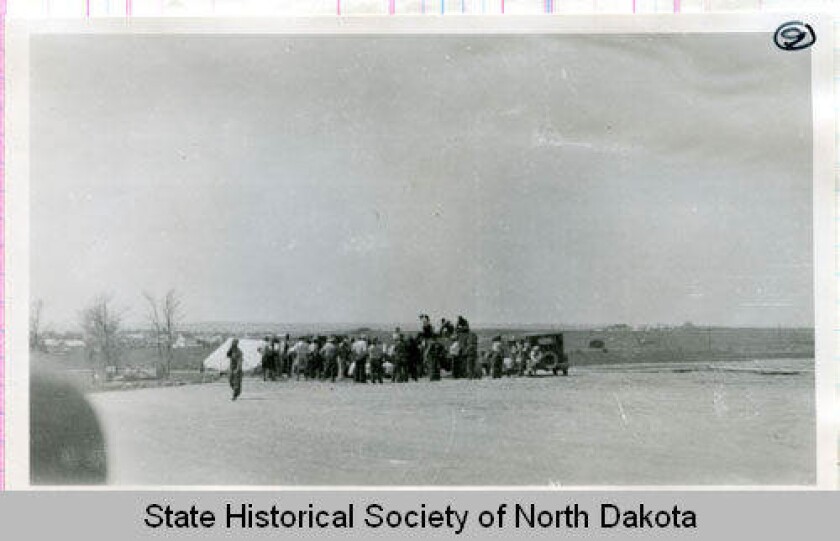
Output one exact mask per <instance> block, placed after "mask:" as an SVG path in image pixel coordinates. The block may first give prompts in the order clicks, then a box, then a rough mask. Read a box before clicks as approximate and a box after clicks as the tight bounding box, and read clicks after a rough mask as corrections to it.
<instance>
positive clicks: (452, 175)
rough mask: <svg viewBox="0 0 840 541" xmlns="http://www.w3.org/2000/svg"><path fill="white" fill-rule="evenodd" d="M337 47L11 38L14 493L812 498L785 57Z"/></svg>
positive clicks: (346, 41) (167, 35) (445, 40)
mask: <svg viewBox="0 0 840 541" xmlns="http://www.w3.org/2000/svg"><path fill="white" fill-rule="evenodd" d="M366 24H367V26H364V25H359V27H360V28H368V30H367V31H354V32H348V31H339V30H336V31H332V32H325V31H322V32H314V33H307V32H295V31H290V32H250V33H236V32H211V31H206V32H200V33H195V32H177V31H172V32H145V33H144V32H131V31H113V32H99V33H97V32H78V33H73V32H44V33H34V34H32V36H31V37H30V39H29V42H28V55H29V58H28V62H29V63H28V66H29V75H28V96H27V98H28V123H29V125H28V128H29V135H28V137H29V139H28V148H29V154H28V156H29V157H28V160H29V165H28V172H29V182H28V201H29V204H28V230H29V292H28V296H29V311H28V312H29V321H28V324H29V328H28V338H29V348H28V349H29V354H28V355H29V373H30V381H29V431H30V433H29V445H30V448H29V468H30V471H29V481H30V483H31V484H32V485H39V486H52V485H68V484H69V485H112V486H125V487H148V486H193V487H210V486H271V487H313V486H314V487H327V486H331V487H335V486H338V487H360V486H376V487H427V486H428V487H434V486H443V487H484V486H488V487H489V486H494V487H502V486H505V487H506V486H516V487H582V486H599V487H605V486H610V487H613V486H614V487H637V486H658V487H663V486H738V487H741V486H745V487H746V486H759V487H770V486H814V485H815V484H816V483H817V447H818V444H817V432H818V430H817V424H818V423H817V398H816V387H817V386H816V378H815V366H816V362H815V359H816V357H817V356H816V355H815V326H816V319H815V310H816V306H815V305H816V296H815V229H814V221H815V210H814V209H815V207H814V201H815V196H814V194H815V171H814V155H815V135H814V134H815V126H814V100H813V95H812V92H813V83H812V75H813V73H812V70H813V67H812V65H813V64H812V62H813V58H812V51H811V50H809V49H808V48H807V47H804V46H803V47H802V48H801V49H800V50H792V49H791V48H785V47H783V45H784V44H780V43H779V39H778V36H776V37H775V39H774V31H775V30H776V26H778V25H776V26H773V27H770V26H768V27H767V29H766V30H765V31H755V32H725V31H721V32H672V31H666V30H662V31H659V32H656V31H645V32H640V31H633V30H632V29H631V28H629V27H628V28H627V31H625V32H616V31H610V32H597V31H595V30H592V31H587V32H567V31H556V32H551V31H545V30H542V31H538V32H510V33H505V32H488V31H477V30H476V29H475V28H473V29H471V31H469V32H457V31H451V32H426V33H424V32H422V31H415V32H379V31H377V23H376V21H375V20H373V21H371V22H369V23H366ZM835 441H836V440H835Z"/></svg>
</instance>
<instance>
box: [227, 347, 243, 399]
mask: <svg viewBox="0 0 840 541" xmlns="http://www.w3.org/2000/svg"><path fill="white" fill-rule="evenodd" d="M227 357H228V359H230V374H229V378H230V387H231V389H233V398H231V400H236V399H237V398H239V395H240V394H242V369H243V367H242V350H241V349H239V339H238V338H234V339H233V342H231V344H230V349H228V352H227Z"/></svg>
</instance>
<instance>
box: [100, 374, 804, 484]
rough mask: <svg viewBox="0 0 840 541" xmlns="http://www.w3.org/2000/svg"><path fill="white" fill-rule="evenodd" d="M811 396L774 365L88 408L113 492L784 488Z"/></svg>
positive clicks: (791, 477)
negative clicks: (101, 439)
mask: <svg viewBox="0 0 840 541" xmlns="http://www.w3.org/2000/svg"><path fill="white" fill-rule="evenodd" d="M813 385H814V372H813V361H812V360H781V359H777V360H768V361H753V362H746V363H705V364H700V365H696V364H694V365H690V366H686V365H678V364H675V365H672V364H661V363H653V364H648V365H627V366H624V367H582V368H579V369H576V370H574V371H573V372H572V375H571V376H570V377H568V378H563V377H557V378H554V377H547V378H512V379H507V378H505V379H501V380H491V379H483V380H480V381H464V380H459V381H453V380H444V381H442V382H439V383H430V382H428V381H421V382H419V383H409V384H402V385H400V384H396V385H395V384H389V383H386V384H385V385H381V386H373V385H358V384H353V383H351V382H338V383H336V384H330V383H327V382H304V381H301V382H287V381H284V382H276V383H271V382H268V383H265V382H263V381H262V380H258V379H256V378H246V380H245V383H244V394H243V397H242V398H241V399H240V400H239V401H237V402H231V401H230V393H229V388H228V386H227V384H226V383H225V382H224V381H220V382H216V383H212V384H207V385H193V386H185V387H178V388H161V389H145V390H137V391H132V392H103V393H95V394H91V395H89V399H90V400H91V402H92V403H93V406H94V408H95V410H96V411H97V413H98V416H99V418H100V420H101V422H102V424H103V427H104V432H105V435H106V441H107V446H108V457H109V458H108V464H109V470H110V474H109V481H110V482H111V483H116V484H138V485H145V484H159V485H221V484H233V485H238V484H241V485H541V486H545V485H550V484H560V485H591V484H594V485H652V484H656V485H662V484H664V485H694V484H714V485H743V484H775V485H780V484H781V485H786V484H809V483H813V482H814V479H815V464H814V463H815V424H814V423H815V420H814V392H813Z"/></svg>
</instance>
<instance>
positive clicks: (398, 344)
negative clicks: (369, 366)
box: [391, 328, 417, 383]
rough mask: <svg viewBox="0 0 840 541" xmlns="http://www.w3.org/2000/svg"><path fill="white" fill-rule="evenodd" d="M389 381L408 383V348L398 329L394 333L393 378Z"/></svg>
mask: <svg viewBox="0 0 840 541" xmlns="http://www.w3.org/2000/svg"><path fill="white" fill-rule="evenodd" d="M414 379H415V380H416V379H417V378H416V377H415V378H414ZM391 381H396V382H399V383H405V382H407V381H408V346H407V344H406V342H405V338H403V335H402V333H401V332H400V329H399V328H397V331H396V332H395V333H394V376H393V378H392V380H391Z"/></svg>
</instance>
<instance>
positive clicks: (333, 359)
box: [321, 336, 338, 382]
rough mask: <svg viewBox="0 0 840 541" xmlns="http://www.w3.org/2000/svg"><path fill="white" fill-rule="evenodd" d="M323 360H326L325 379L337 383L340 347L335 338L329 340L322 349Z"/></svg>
mask: <svg viewBox="0 0 840 541" xmlns="http://www.w3.org/2000/svg"><path fill="white" fill-rule="evenodd" d="M321 358H322V359H323V360H324V377H325V378H330V379H331V380H332V381H333V382H335V378H336V376H337V375H338V347H337V346H336V345H335V337H334V336H330V337H329V338H327V343H326V344H324V347H322V348H321Z"/></svg>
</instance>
